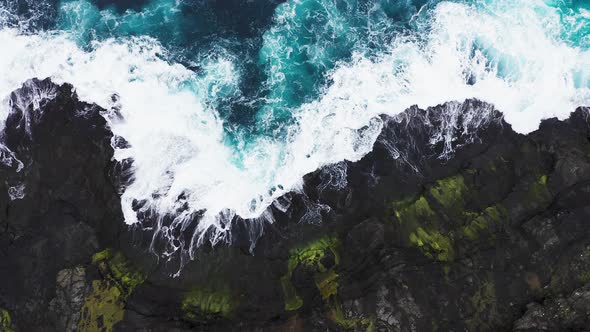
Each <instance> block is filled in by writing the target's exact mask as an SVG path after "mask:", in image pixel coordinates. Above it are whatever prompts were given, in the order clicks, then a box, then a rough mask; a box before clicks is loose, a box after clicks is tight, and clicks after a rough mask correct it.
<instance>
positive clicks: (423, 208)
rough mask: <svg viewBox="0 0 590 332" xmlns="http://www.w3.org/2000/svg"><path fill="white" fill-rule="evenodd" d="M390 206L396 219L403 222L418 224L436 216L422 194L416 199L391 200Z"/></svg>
mask: <svg viewBox="0 0 590 332" xmlns="http://www.w3.org/2000/svg"><path fill="white" fill-rule="evenodd" d="M392 207H393V210H394V213H395V216H396V217H397V220H398V221H399V222H400V223H403V224H409V225H420V224H422V223H423V222H424V221H429V220H431V219H432V218H434V217H435V216H436V214H435V213H434V211H433V210H432V208H430V204H428V201H427V200H426V198H425V197H424V196H420V197H419V198H418V199H417V200H412V199H406V200H402V201H397V202H393V204H392Z"/></svg>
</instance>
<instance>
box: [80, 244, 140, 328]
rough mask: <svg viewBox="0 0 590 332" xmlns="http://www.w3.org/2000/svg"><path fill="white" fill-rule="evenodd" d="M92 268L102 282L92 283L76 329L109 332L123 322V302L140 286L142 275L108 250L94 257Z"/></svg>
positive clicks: (120, 255) (119, 254)
mask: <svg viewBox="0 0 590 332" xmlns="http://www.w3.org/2000/svg"><path fill="white" fill-rule="evenodd" d="M92 264H94V265H96V266H97V267H98V269H99V271H100V273H101V275H102V277H103V279H102V280H94V281H92V290H91V292H90V294H89V295H88V296H87V297H86V299H85V302H84V305H83V306H82V315H81V319H80V322H79V324H78V328H79V330H80V331H101V332H103V331H104V332H107V331H112V329H113V326H114V325H115V324H116V323H117V322H119V321H121V320H122V319H123V314H124V311H125V300H126V299H127V297H128V296H129V295H131V293H132V292H133V290H134V289H135V287H137V286H138V285H139V284H141V283H143V282H144V280H145V275H144V274H143V273H141V272H140V271H139V270H137V269H136V268H134V267H133V266H132V265H131V264H130V263H129V262H128V261H127V260H126V259H125V257H124V256H123V254H122V253H120V252H117V253H114V252H113V251H112V250H111V249H107V250H104V251H101V252H99V253H96V254H95V255H94V256H93V257H92Z"/></svg>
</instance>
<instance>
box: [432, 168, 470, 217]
mask: <svg viewBox="0 0 590 332" xmlns="http://www.w3.org/2000/svg"><path fill="white" fill-rule="evenodd" d="M466 192H467V187H466V186H465V180H464V179H463V176H462V175H456V176H451V177H448V178H445V179H441V180H438V181H436V185H434V186H433V187H432V188H431V189H430V195H432V197H433V198H434V199H435V200H436V201H437V202H438V204H440V205H441V206H442V207H443V208H444V209H445V210H447V211H449V212H452V211H462V210H463V208H464V206H465V202H464V199H463V195H464V194H465V193H466Z"/></svg>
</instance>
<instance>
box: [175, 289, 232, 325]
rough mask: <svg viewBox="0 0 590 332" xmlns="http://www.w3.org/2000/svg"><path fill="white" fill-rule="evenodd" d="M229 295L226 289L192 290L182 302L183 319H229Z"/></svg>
mask: <svg viewBox="0 0 590 332" xmlns="http://www.w3.org/2000/svg"><path fill="white" fill-rule="evenodd" d="M232 303H233V302H232V298H231V294H230V292H229V291H228V290H227V289H224V290H213V289H207V288H205V289H193V290H191V291H190V292H188V293H186V294H185V296H184V298H183V300H182V311H184V313H185V317H187V318H189V319H195V318H197V317H199V316H203V317H205V318H210V317H215V316H219V317H225V318H227V317H229V316H230V314H231V313H232V311H233V304H232Z"/></svg>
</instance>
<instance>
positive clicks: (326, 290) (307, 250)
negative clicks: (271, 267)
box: [281, 236, 340, 311]
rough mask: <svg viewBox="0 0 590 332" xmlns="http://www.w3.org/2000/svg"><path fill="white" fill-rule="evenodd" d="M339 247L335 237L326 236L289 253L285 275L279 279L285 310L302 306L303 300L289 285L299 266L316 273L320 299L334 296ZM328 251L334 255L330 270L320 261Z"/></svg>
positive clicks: (336, 286)
mask: <svg viewBox="0 0 590 332" xmlns="http://www.w3.org/2000/svg"><path fill="white" fill-rule="evenodd" d="M339 247H340V241H339V240H338V239H337V238H336V237H329V236H328V237H323V238H321V239H319V240H316V241H313V242H310V243H308V244H306V245H304V246H302V247H299V248H295V249H292V250H291V251H290V255H289V262H288V265H287V274H286V275H284V276H283V277H281V287H282V289H283V295H284V297H285V310H287V311H293V310H297V309H299V308H301V306H303V300H302V299H301V298H300V297H299V296H298V295H297V291H296V290H295V287H294V286H293V284H292V283H291V277H292V275H293V271H294V270H295V268H296V267H297V266H299V265H300V264H301V265H304V266H306V267H308V268H312V269H314V270H315V271H316V272H317V274H316V277H315V279H316V280H315V281H316V285H317V286H318V290H320V293H322V297H323V296H324V294H332V293H333V294H335V293H336V292H337V288H338V282H337V278H338V274H336V273H335V272H334V267H335V266H336V265H338V264H340V254H339V253H338V248H339ZM328 251H329V252H331V253H332V255H334V262H335V264H334V266H333V267H331V268H330V269H328V268H327V267H326V266H324V264H323V263H322V259H323V258H324V257H325V256H326V254H327V253H328ZM328 276H329V277H330V278H328Z"/></svg>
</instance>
